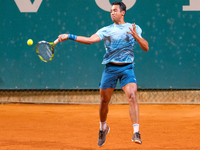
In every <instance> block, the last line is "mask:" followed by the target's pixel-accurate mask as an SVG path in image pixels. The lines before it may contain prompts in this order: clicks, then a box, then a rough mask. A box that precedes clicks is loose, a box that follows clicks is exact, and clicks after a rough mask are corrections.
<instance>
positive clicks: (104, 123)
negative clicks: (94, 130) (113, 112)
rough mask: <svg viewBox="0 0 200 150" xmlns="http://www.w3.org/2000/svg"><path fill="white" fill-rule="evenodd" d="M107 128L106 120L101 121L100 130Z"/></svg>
mask: <svg viewBox="0 0 200 150" xmlns="http://www.w3.org/2000/svg"><path fill="white" fill-rule="evenodd" d="M106 128H107V125H106V121H105V122H100V130H101V131H104V130H106Z"/></svg>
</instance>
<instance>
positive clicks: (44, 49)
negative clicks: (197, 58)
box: [37, 43, 53, 61]
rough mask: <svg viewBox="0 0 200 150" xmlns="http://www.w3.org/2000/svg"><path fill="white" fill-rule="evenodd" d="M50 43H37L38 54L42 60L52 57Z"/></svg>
mask: <svg viewBox="0 0 200 150" xmlns="http://www.w3.org/2000/svg"><path fill="white" fill-rule="evenodd" d="M51 48H52V47H51V45H49V44H48V43H40V44H39V45H38V48H37V50H38V55H39V56H40V57H42V59H43V60H44V61H49V60H50V59H51V58H52V54H53V53H52V49H51Z"/></svg>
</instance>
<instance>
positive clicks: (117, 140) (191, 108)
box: [0, 104, 200, 150]
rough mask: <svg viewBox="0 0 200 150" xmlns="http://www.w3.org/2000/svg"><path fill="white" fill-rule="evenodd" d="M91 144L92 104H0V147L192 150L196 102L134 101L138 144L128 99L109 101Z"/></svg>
mask: <svg viewBox="0 0 200 150" xmlns="http://www.w3.org/2000/svg"><path fill="white" fill-rule="evenodd" d="M109 108H110V110H109V115H108V120H107V123H108V125H109V126H110V128H111V130H110V133H109V134H108V135H107V140H106V143H105V145H104V146H103V147H100V148H99V147H98V146H97V138H98V130H99V116H98V109H99V106H98V105H37V104H3V105H0V150H100V149H102V150H164V149H166V150H187V149H190V150H198V149H200V105H139V108H140V132H141V137H142V141H143V143H142V145H139V144H135V143H133V142H131V138H132V132H133V129H132V124H131V120H130V118H129V113H128V105H110V107H109Z"/></svg>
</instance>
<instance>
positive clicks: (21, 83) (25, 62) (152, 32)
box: [0, 0, 200, 89]
mask: <svg viewBox="0 0 200 150" xmlns="http://www.w3.org/2000/svg"><path fill="white" fill-rule="evenodd" d="M22 1H23V0H22ZM24 1H26V0H24ZM32 2H34V1H33V0H32ZM110 2H111V3H112V2H113V0H110ZM189 4H190V1H189V0H151V1H147V0H136V3H135V4H134V6H133V7H131V8H130V9H129V10H127V13H126V16H125V21H126V22H130V23H134V22H135V23H136V24H138V25H139V26H140V27H141V28H142V30H143V33H142V36H143V37H144V38H145V39H146V40H147V41H148V42H149V47H150V49H149V52H144V51H142V49H141V48H140V47H139V45H138V44H136V46H135V69H134V70H135V74H136V77H137V82H138V87H139V88H141V89H170V88H172V89H200V79H199V77H200V61H199V58H200V42H199V41H200V32H199V31H200V30H199V29H200V17H199V16H200V12H199V11H198V10H197V11H183V6H184V5H185V6H188V5H189ZM23 7H25V6H23ZM0 9H1V14H0V22H1V28H0V89H46V88H48V89H98V88H99V82H100V79H101V74H102V71H103V69H104V65H102V64H101V62H102V58H103V55H104V53H105V49H104V45H103V41H101V42H99V43H95V44H92V45H84V44H80V43H76V42H74V41H70V40H68V41H65V42H62V43H59V44H58V45H57V46H56V48H55V57H54V59H53V61H51V62H49V63H44V62H42V61H41V60H40V59H39V58H38V56H37V54H36V52H35V45H36V44H37V42H38V41H40V40H46V41H54V40H55V39H56V38H57V36H58V35H59V34H61V33H72V34H76V35H82V36H88V37H89V36H91V35H92V34H94V33H95V32H96V31H97V30H98V29H100V28H102V27H104V26H107V25H110V24H111V23H112V21H111V19H110V13H109V12H107V11H104V10H103V9H101V8H100V7H99V6H98V5H97V4H96V2H95V0H43V1H42V3H41V5H39V9H38V10H37V12H20V9H19V8H18V6H17V5H16V3H15V1H13V0H2V1H1V5H0ZM28 39H33V42H34V43H33V45H32V46H28V45H27V44H26V42H27V40H28ZM117 88H120V87H119V85H118V86H117Z"/></svg>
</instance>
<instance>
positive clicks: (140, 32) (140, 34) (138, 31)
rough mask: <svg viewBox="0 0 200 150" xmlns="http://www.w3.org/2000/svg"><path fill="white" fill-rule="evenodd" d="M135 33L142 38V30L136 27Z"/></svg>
mask: <svg viewBox="0 0 200 150" xmlns="http://www.w3.org/2000/svg"><path fill="white" fill-rule="evenodd" d="M136 31H137V34H138V36H139V37H140V38H142V29H141V28H140V27H139V26H138V25H136Z"/></svg>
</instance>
